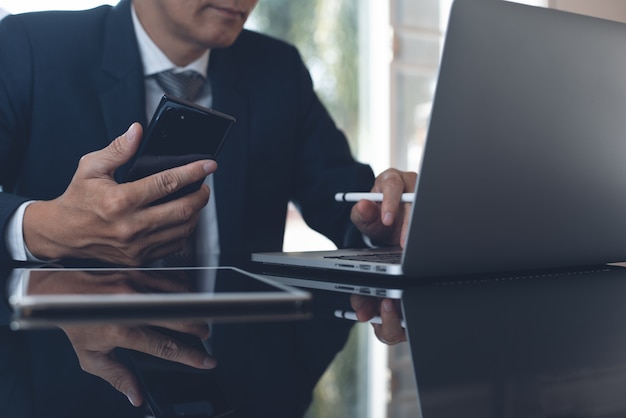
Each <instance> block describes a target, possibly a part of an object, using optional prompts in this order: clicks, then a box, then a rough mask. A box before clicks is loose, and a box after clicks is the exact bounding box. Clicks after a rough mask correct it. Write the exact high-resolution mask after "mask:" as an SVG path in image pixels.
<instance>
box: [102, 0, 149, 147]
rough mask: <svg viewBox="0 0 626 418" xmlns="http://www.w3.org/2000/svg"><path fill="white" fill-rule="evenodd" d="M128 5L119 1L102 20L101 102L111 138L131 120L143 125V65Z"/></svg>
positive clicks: (144, 121)
mask: <svg viewBox="0 0 626 418" xmlns="http://www.w3.org/2000/svg"><path fill="white" fill-rule="evenodd" d="M130 5H131V2H130V0H122V1H121V2H120V3H119V4H118V5H116V6H115V7H113V8H112V9H111V13H110V15H109V17H108V19H107V21H106V23H105V25H106V26H105V34H104V48H103V54H102V81H101V90H100V105H101V110H102V116H103V120H104V123H105V126H106V134H107V137H108V138H109V139H111V140H112V139H113V138H115V137H117V136H118V135H120V134H121V133H123V132H125V131H126V129H127V128H128V127H129V126H130V124H131V123H132V122H134V121H139V122H141V123H142V124H143V125H144V126H145V124H146V114H145V112H146V110H145V109H146V105H145V102H146V99H145V86H144V80H143V66H142V63H141V57H140V55H139V48H138V46H137V41H136V37H135V31H134V28H133V22H132V17H131V11H130Z"/></svg>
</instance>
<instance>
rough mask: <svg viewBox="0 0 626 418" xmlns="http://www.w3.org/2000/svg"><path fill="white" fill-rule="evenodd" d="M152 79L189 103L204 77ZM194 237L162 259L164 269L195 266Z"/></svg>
mask: <svg viewBox="0 0 626 418" xmlns="http://www.w3.org/2000/svg"><path fill="white" fill-rule="evenodd" d="M154 79H155V80H156V81H157V83H158V84H159V86H160V87H161V88H162V89H163V91H164V92H165V93H167V94H169V95H172V96H175V97H178V98H181V99H185V100H189V101H193V100H194V99H195V98H196V96H197V95H198V93H199V92H200V90H201V89H202V85H203V84H204V77H203V76H202V75H201V74H199V73H197V72H196V71H192V70H186V71H183V72H180V73H175V72H174V71H172V70H169V71H163V72H160V73H157V74H155V75H154ZM194 235H195V234H194ZM194 235H192V236H191V237H189V240H188V241H187V245H186V246H185V248H183V249H182V250H180V251H178V252H176V253H174V254H170V255H168V256H167V257H165V258H164V259H163V264H164V265H165V266H166V267H183V266H193V265H195V256H194V255H195V254H194V249H195V245H193V244H194V243H193V241H194Z"/></svg>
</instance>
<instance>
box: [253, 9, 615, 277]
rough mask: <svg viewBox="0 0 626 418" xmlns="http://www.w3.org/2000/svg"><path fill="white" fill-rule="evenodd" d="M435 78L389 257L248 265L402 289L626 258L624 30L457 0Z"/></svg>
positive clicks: (315, 257) (271, 259)
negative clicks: (417, 162)
mask: <svg viewBox="0 0 626 418" xmlns="http://www.w3.org/2000/svg"><path fill="white" fill-rule="evenodd" d="M439 71H440V72H439V77H438V83H437V89H436V93H435V98H434V103H433V109H432V114H431V120H430V127H429V131H428V135H427V141H426V147H425V150H424V155H423V160H422V163H421V167H420V168H419V170H417V171H418V172H419V179H418V184H417V188H416V190H415V192H416V196H415V201H414V203H413V206H412V214H411V222H410V231H409V234H408V239H407V242H406V246H405V249H404V251H403V252H402V254H401V259H400V260H399V263H397V264H386V265H384V264H375V263H373V262H371V261H369V262H365V261H358V259H366V260H367V259H371V258H372V256H370V255H366V250H356V251H354V250H340V251H332V252H313V253H258V254H253V255H252V260H254V261H256V262H260V263H264V266H263V268H268V267H270V266H272V265H279V266H292V267H294V266H301V267H308V268H309V271H310V270H311V268H322V269H332V270H336V269H338V270H341V271H352V272H359V273H370V274H371V275H383V274H384V275H389V274H391V275H397V276H400V277H401V278H402V280H405V281H408V280H407V279H432V278H438V277H441V276H454V275H482V274H488V273H497V272H511V271H524V270H537V269H548V268H549V269H552V268H561V267H574V266H584V265H596V264H604V263H607V262H616V261H623V260H626V25H623V24H620V23H616V22H611V21H606V20H601V19H596V18H591V17H586V16H580V15H574V14H569V13H565V12H560V11H555V10H550V9H544V8H537V7H531V6H525V5H520V4H516V3H509V2H505V1H497V0H494V1H482V0H481V1H478V0H464V1H459V0H457V1H456V2H455V3H454V4H453V7H452V11H451V16H450V20H449V26H448V30H447V36H446V40H445V46H444V50H443V56H442V60H441V65H440V70H439ZM379 251H380V252H387V250H386V249H381V250H379ZM348 255H354V256H356V257H354V258H356V259H357V260H352V259H351V258H349V257H347V256H348ZM359 276H365V275H364V274H359Z"/></svg>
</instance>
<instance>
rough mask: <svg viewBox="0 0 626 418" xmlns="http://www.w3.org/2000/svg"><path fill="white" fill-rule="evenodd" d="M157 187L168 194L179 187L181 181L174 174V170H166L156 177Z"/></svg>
mask: <svg viewBox="0 0 626 418" xmlns="http://www.w3.org/2000/svg"><path fill="white" fill-rule="evenodd" d="M156 181H157V188H158V189H159V190H160V191H161V192H164V193H166V194H170V193H173V192H175V191H176V190H178V189H180V187H181V184H182V181H181V179H180V178H179V177H178V176H177V175H176V174H174V172H172V171H170V170H168V171H163V172H162V173H160V174H159V175H158V176H157V177H156Z"/></svg>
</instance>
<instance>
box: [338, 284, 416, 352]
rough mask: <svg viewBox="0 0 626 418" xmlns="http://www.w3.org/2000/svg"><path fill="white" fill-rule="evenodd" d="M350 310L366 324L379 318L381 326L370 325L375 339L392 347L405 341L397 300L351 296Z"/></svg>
mask: <svg viewBox="0 0 626 418" xmlns="http://www.w3.org/2000/svg"><path fill="white" fill-rule="evenodd" d="M350 304H351V305H352V309H354V311H355V312H356V316H357V318H358V320H359V321H361V322H366V321H369V320H370V319H372V318H373V317H375V316H380V317H381V319H382V324H372V326H373V327H374V333H375V334H376V337H377V338H378V339H379V340H380V341H382V342H383V343H385V344H388V345H394V344H398V343H400V342H403V341H406V340H407V339H406V332H405V329H404V328H403V327H402V316H401V315H400V311H401V309H400V301H399V300H397V299H381V298H375V297H371V296H362V295H356V294H355V295H352V296H351V297H350Z"/></svg>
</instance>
